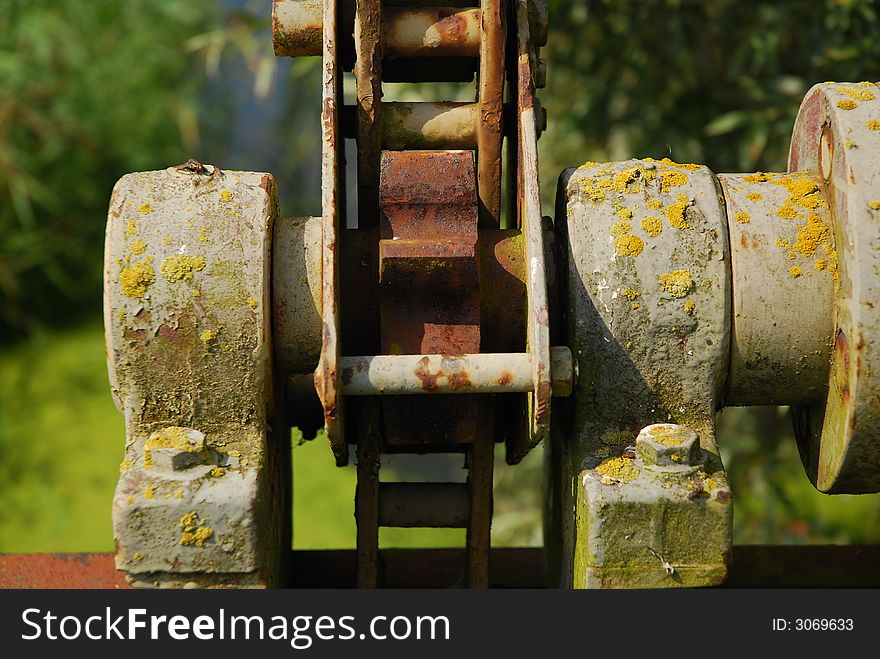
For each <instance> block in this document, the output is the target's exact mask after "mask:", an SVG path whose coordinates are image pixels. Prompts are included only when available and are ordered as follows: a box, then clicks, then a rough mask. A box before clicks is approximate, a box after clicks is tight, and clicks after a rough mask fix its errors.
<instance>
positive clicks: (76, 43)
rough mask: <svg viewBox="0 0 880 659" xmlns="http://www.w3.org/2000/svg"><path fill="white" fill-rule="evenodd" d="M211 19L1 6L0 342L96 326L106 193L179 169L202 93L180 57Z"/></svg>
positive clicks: (39, 2)
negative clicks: (81, 322) (65, 326)
mask: <svg viewBox="0 0 880 659" xmlns="http://www.w3.org/2000/svg"><path fill="white" fill-rule="evenodd" d="M219 18H220V16H219V15H218V13H217V12H216V11H214V10H212V8H211V7H210V6H209V5H208V4H207V3H194V2H189V1H188V0H167V1H163V2H151V1H150V0H128V1H126V2H122V3H120V2H116V1H112V0H109V1H108V0H96V1H92V2H79V1H77V0H7V1H6V2H4V3H3V7H2V8H0V299H2V303H0V339H2V338H3V337H6V338H9V337H10V336H11V335H13V334H20V333H21V332H25V331H28V332H33V331H35V330H37V329H39V328H40V326H41V325H43V324H46V323H50V324H53V325H54V324H60V323H64V322H65V321H67V320H68V319H70V318H71V316H73V317H74V319H81V318H82V317H84V316H87V315H90V316H94V315H95V313H96V309H97V308H98V307H99V305H100V289H101V263H102V259H101V254H102V250H103V230H104V220H105V218H106V207H107V199H108V193H109V190H110V188H111V187H112V186H113V183H114V182H115V181H116V179H117V178H118V177H119V175H120V172H126V171H133V170H139V169H149V168H156V167H158V166H163V167H164V166H167V165H168V164H170V163H175V162H181V157H182V156H183V149H182V147H183V142H184V141H187V142H192V141H193V140H195V133H196V131H195V129H194V126H195V125H196V124H197V119H196V118H195V103H194V102H195V99H196V94H197V91H198V89H199V87H200V82H199V77H198V76H196V75H193V73H194V66H193V58H192V57H187V54H186V52H185V51H184V45H185V42H186V40H187V38H188V37H190V36H192V35H193V34H194V33H197V32H199V31H202V30H204V29H206V27H207V26H208V25H210V24H211V22H212V21H213V22H216V21H217V20H218V19H219ZM182 137H183V138H185V139H182ZM183 159H184V160H185V159H186V158H183Z"/></svg>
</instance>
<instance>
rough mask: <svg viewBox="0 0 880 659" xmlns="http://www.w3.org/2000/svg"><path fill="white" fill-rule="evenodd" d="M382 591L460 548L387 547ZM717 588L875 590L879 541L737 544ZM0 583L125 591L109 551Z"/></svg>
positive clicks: (299, 564)
mask: <svg viewBox="0 0 880 659" xmlns="http://www.w3.org/2000/svg"><path fill="white" fill-rule="evenodd" d="M490 557H491V558H490V561H491V563H490V564H491V571H490V587H492V588H530V589H534V588H546V587H547V585H548V582H547V576H546V573H545V567H544V564H545V556H544V549H543V548H542V547H496V548H493V549H492V550H491V554H490ZM289 561H290V567H291V569H290V572H291V581H290V582H289V584H288V585H289V586H290V587H291V588H352V587H354V585H355V583H356V580H355V572H356V563H357V552H356V551H355V550H352V549H335V550H326V549H311V550H297V551H293V552H290V554H289ZM382 562H383V564H384V566H385V570H384V576H385V579H384V582H383V585H384V586H385V587H386V588H451V587H455V586H457V585H459V584H460V580H461V574H462V561H461V550H458V549H385V550H383V551H382ZM721 587H722V588H880V545H808V546H793V545H784V546H778V545H736V546H734V548H733V555H732V559H731V562H730V567H729V571H728V575H727V580H726V581H725V582H724V583H723V584H722V585H721ZM0 588H7V589H21V588H49V589H78V588H89V589H95V588H99V589H107V588H113V589H115V588H120V589H124V588H130V586H129V585H128V583H127V582H126V581H125V578H124V575H123V573H122V572H119V571H117V570H116V569H115V568H114V566H113V554H110V553H106V554H102V553H98V554H6V555H0Z"/></svg>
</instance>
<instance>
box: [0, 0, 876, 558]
mask: <svg viewBox="0 0 880 659" xmlns="http://www.w3.org/2000/svg"><path fill="white" fill-rule="evenodd" d="M270 4H271V3H270V2H269V0H251V1H248V0H226V1H224V2H221V1H217V2H205V1H203V2H193V1H192V0H161V1H157V0H124V1H123V0H91V1H90V2H81V1H80V0H4V1H3V2H2V6H0V551H2V552H58V551H112V549H113V536H112V529H111V520H110V503H111V499H112V493H113V488H114V486H115V483H116V478H117V476H118V465H119V462H120V460H121V459H122V449H123V445H124V428H123V422H122V417H121V416H120V415H119V414H118V413H117V411H116V409H115V407H114V406H113V402H112V401H111V398H110V391H109V386H108V382H107V374H106V365H105V355H104V346H103V335H102V327H101V271H102V251H103V233H104V223H105V219H106V212H107V204H108V201H109V196H110V191H111V189H112V186H113V184H114V182H115V181H116V180H117V179H118V178H119V177H120V176H122V175H123V174H125V173H127V172H131V171H138V170H149V169H160V168H165V167H167V166H168V165H171V164H177V163H182V162H184V161H185V160H187V159H188V158H193V157H194V158H197V159H198V160H200V161H202V162H207V163H214V164H217V165H219V166H220V167H222V168H224V169H227V168H234V169H244V170H256V171H269V172H272V173H274V175H275V177H276V178H277V180H278V182H279V187H280V194H281V206H282V212H283V213H284V214H285V215H305V214H311V215H316V214H319V213H320V198H319V192H320V163H319V151H320V130H319V116H320V105H321V104H320V62H319V60H318V59H299V60H290V59H284V60H281V59H276V58H275V57H274V56H273V54H272V39H271V34H270V32H269V26H270ZM549 5H550V39H549V42H548V46H547V47H546V48H545V49H544V50H543V56H544V57H545V58H546V59H547V63H548V84H547V88H546V89H545V90H543V92H542V93H541V98H542V102H543V104H544V106H545V107H546V108H547V109H548V112H549V130H548V131H547V132H546V133H545V134H544V135H543V137H542V139H541V142H540V163H541V175H542V184H543V194H544V204H545V212H548V211H549V209H551V208H552V199H553V195H554V192H555V184H556V177H557V176H558V174H559V172H560V171H561V170H562V169H563V168H565V167H569V166H577V165H579V164H581V163H583V162H584V161H586V160H595V161H601V160H619V159H626V158H630V157H644V156H651V157H655V158H662V157H666V156H668V157H671V158H672V159H673V160H676V161H678V162H698V163H706V164H707V165H708V166H709V167H710V168H712V169H713V170H714V171H717V172H735V171H757V170H767V171H782V170H784V168H785V161H786V155H787V148H788V140H789V136H790V131H791V127H792V124H793V120H794V116H795V113H796V111H797V108H798V105H799V103H800V100H801V98H802V97H803V95H804V93H805V92H806V91H807V90H808V89H809V88H810V87H811V86H812V85H813V84H814V83H816V82H823V81H826V80H841V81H850V80H851V81H861V80H878V79H880V22H878V20H880V11H878V7H877V3H875V2H873V1H872V0H810V1H807V0H803V1H795V0H787V1H776V2H761V3H758V2H755V3H746V2H741V1H739V2H737V1H736V0H699V1H697V0H640V1H639V2H620V1H614V0H605V1H603V0H549ZM420 93H421V91H420V88H419V87H418V86H410V87H409V88H407V89H405V90H403V94H404V95H408V96H414V97H416V98H417V97H418V96H419V94H420ZM719 441H720V443H721V447H722V453H723V455H724V458H725V462H726V465H727V468H728V469H729V471H730V477H731V484H732V487H733V490H734V495H735V496H734V502H735V542H736V543H739V544H743V543H774V544H785V543H877V542H880V495H863V496H836V497H828V496H825V495H822V494H819V493H818V492H816V491H815V490H814V489H813V488H812V486H811V485H810V483H809V482H808V480H807V478H806V476H805V474H804V472H803V469H802V468H801V466H800V461H799V459H798V455H797V449H796V446H795V443H794V438H793V435H792V431H791V428H790V422H789V420H788V416H787V412H786V410H784V409H777V408H755V409H750V410H748V411H744V410H728V411H725V412H724V413H723V414H722V415H721V417H720V430H719ZM293 452H294V465H295V478H294V508H295V513H294V514H295V524H294V535H295V540H294V543H295V546H296V547H297V548H345V547H353V546H354V544H355V527H354V517H353V496H354V483H355V476H354V470H353V468H351V467H349V468H346V469H337V468H336V467H334V466H333V460H332V458H331V454H330V451H329V448H328V446H327V443H326V439H324V438H322V437H321V436H319V437H318V438H317V440H316V441H312V442H296V441H295V442H294V449H293ZM498 462H499V463H500V464H502V467H500V468H499V469H498V470H497V474H496V514H495V520H494V526H493V541H494V543H495V544H497V545H536V544H540V543H541V530H540V516H541V513H540V474H541V456H540V452H539V451H535V452H533V454H532V455H531V456H530V457H529V458H528V459H527V460H526V461H525V462H524V463H522V464H521V465H519V466H517V467H515V468H510V467H505V466H503V460H500V459H499V461H498ZM390 468H391V469H392V470H393V469H398V468H399V469H405V468H406V467H405V465H404V466H394V465H392V466H391V467H390ZM463 539H464V538H463V534H459V533H457V532H454V531H444V530H439V531H435V532H431V533H427V534H426V533H425V532H424V531H422V530H420V531H418V532H417V533H416V535H411V534H410V533H408V532H407V531H406V530H400V529H397V530H391V529H384V530H383V535H382V537H381V542H382V543H383V544H384V545H386V546H390V545H396V546H442V545H458V544H462V543H463Z"/></svg>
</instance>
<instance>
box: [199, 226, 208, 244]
mask: <svg viewBox="0 0 880 659" xmlns="http://www.w3.org/2000/svg"><path fill="white" fill-rule="evenodd" d="M199 241H200V242H203V243H206V242H208V230H207V229H199Z"/></svg>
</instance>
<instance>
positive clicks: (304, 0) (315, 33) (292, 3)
mask: <svg viewBox="0 0 880 659" xmlns="http://www.w3.org/2000/svg"><path fill="white" fill-rule="evenodd" d="M323 13H324V2H323V0H273V1H272V44H273V46H274V50H275V55H276V56H277V57H303V56H309V55H320V54H321V52H322V47H321V36H322V33H323V24H324V23H323Z"/></svg>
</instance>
